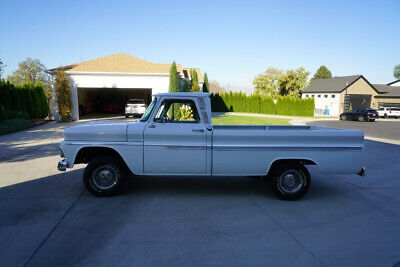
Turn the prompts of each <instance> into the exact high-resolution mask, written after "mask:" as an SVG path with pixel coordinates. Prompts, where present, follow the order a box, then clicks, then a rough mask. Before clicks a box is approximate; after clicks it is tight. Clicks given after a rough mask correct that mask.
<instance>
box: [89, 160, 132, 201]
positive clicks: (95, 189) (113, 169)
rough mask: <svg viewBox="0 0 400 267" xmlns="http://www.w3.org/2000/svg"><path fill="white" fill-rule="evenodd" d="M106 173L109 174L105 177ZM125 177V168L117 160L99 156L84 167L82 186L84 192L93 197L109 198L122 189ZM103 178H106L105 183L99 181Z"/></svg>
mask: <svg viewBox="0 0 400 267" xmlns="http://www.w3.org/2000/svg"><path fill="white" fill-rule="evenodd" d="M99 172H100V173H99ZM107 172H108V173H110V174H109V175H105V174H107ZM104 173H105V174H104ZM109 176H110V177H109ZM126 176H127V171H126V167H125V166H124V164H123V163H122V162H120V161H119V160H118V159H115V158H114V157H111V156H99V157H96V158H94V159H93V160H91V161H90V162H89V164H88V165H87V166H86V168H85V171H84V173H83V184H84V185H85V188H86V190H87V191H89V192H90V193H91V194H93V195H95V196H100V197H104V196H111V195H115V194H116V193H118V192H119V191H120V190H121V189H122V187H123V185H124V183H125V180H126ZM104 177H106V178H105V180H106V182H104V181H101V180H102V179H103V178H104ZM107 180H109V181H107ZM103 182H104V183H103Z"/></svg>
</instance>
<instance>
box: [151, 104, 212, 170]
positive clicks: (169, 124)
mask: <svg viewBox="0 0 400 267" xmlns="http://www.w3.org/2000/svg"><path fill="white" fill-rule="evenodd" d="M161 100H162V101H161V102H160V104H159V105H158V109H157V110H155V112H153V115H152V117H151V118H150V120H149V122H148V123H147V125H146V128H145V130H144V138H143V139H144V173H145V174H151V175H205V172H206V152H207V151H206V134H207V132H206V127H205V124H204V122H203V120H202V119H201V117H200V115H199V112H198V108H197V105H196V100H194V99H191V98H187V99H186V98H179V99H174V98H166V97H164V98H163V99H161Z"/></svg>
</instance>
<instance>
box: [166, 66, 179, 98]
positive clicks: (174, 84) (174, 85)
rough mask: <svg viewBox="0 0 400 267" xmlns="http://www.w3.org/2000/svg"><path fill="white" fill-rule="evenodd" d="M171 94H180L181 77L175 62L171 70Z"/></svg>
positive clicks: (169, 89)
mask: <svg viewBox="0 0 400 267" xmlns="http://www.w3.org/2000/svg"><path fill="white" fill-rule="evenodd" d="M168 91H169V92H179V76H178V70H177V69H176V63H175V61H174V62H173V63H172V65H171V68H170V69H169V88H168Z"/></svg>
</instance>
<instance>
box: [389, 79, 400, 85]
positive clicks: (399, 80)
mask: <svg viewBox="0 0 400 267" xmlns="http://www.w3.org/2000/svg"><path fill="white" fill-rule="evenodd" d="M397 82H400V79H398V80H395V81H393V82H390V83H388V84H387V85H392V84H394V83H397Z"/></svg>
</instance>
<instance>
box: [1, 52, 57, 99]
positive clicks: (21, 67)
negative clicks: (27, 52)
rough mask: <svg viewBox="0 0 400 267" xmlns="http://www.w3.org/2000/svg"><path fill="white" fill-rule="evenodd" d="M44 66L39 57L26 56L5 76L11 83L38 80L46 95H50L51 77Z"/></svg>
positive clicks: (20, 83) (34, 81)
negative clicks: (16, 67) (14, 69)
mask: <svg viewBox="0 0 400 267" xmlns="http://www.w3.org/2000/svg"><path fill="white" fill-rule="evenodd" d="M45 71H46V66H45V65H43V64H42V63H41V62H40V60H39V59H32V58H30V57H28V58H27V59H26V60H24V61H22V62H20V63H19V64H18V69H17V70H16V71H14V72H13V73H12V74H11V75H9V76H8V77H7V80H9V81H10V82H11V83H13V84H16V85H22V84H24V83H29V82H32V83H34V84H35V83H37V82H39V83H40V84H41V85H42V86H43V89H44V90H45V94H46V96H47V97H51V77H50V75H49V74H47V73H46V72H45Z"/></svg>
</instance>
